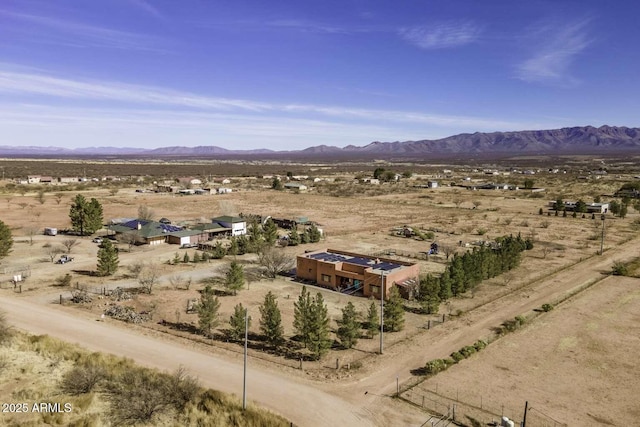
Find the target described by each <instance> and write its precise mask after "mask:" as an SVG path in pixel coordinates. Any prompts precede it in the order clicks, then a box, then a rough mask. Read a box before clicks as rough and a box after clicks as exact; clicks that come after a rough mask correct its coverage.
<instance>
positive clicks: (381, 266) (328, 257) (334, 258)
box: [308, 252, 402, 271]
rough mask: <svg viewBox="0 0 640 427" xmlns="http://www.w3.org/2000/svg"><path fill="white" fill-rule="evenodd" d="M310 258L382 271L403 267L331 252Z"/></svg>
mask: <svg viewBox="0 0 640 427" xmlns="http://www.w3.org/2000/svg"><path fill="white" fill-rule="evenodd" d="M308 256H309V258H313V259H316V260H321V261H325V262H346V263H349V264H356V265H362V266H365V267H373V268H375V269H377V270H382V271H391V270H394V269H396V268H399V267H402V265H400V264H396V263H393V262H386V261H383V262H378V263H375V262H372V261H373V260H374V259H373V258H364V257H350V256H345V255H340V254H334V253H330V252H319V253H317V254H310V255H308Z"/></svg>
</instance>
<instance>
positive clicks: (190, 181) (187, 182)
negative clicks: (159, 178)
mask: <svg viewBox="0 0 640 427" xmlns="http://www.w3.org/2000/svg"><path fill="white" fill-rule="evenodd" d="M178 183H179V184H180V185H183V186H185V187H190V186H193V185H202V180H200V179H198V178H194V177H192V176H184V177H180V178H178Z"/></svg>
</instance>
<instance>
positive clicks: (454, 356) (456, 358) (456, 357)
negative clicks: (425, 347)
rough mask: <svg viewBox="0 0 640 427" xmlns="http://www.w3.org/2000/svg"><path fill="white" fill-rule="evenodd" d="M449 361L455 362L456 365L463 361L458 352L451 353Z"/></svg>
mask: <svg viewBox="0 0 640 427" xmlns="http://www.w3.org/2000/svg"><path fill="white" fill-rule="evenodd" d="M451 359H452V360H453V361H454V362H455V363H458V362H459V361H461V360H463V359H464V356H463V355H462V353H460V352H459V351H454V352H453V353H451Z"/></svg>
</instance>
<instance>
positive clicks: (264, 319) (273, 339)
mask: <svg viewBox="0 0 640 427" xmlns="http://www.w3.org/2000/svg"><path fill="white" fill-rule="evenodd" d="M260 332H262V335H264V337H265V341H267V343H268V344H270V345H272V346H273V347H276V348H277V347H279V346H280V345H281V344H282V341H283V340H284V328H283V327H282V315H281V313H280V309H279V308H278V301H276V297H275V295H273V293H272V292H271V291H269V292H267V295H265V297H264V302H263V303H262V305H261V306H260Z"/></svg>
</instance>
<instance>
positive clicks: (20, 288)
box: [20, 285, 22, 293]
mask: <svg viewBox="0 0 640 427" xmlns="http://www.w3.org/2000/svg"><path fill="white" fill-rule="evenodd" d="M20 293H22V285H20Z"/></svg>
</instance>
